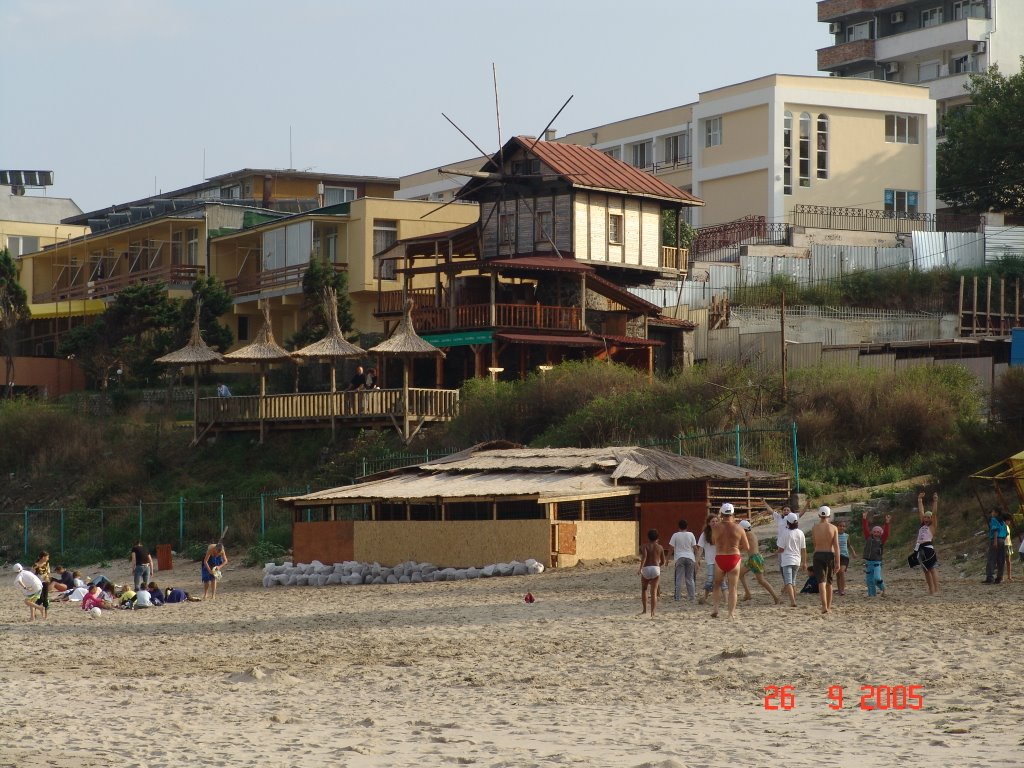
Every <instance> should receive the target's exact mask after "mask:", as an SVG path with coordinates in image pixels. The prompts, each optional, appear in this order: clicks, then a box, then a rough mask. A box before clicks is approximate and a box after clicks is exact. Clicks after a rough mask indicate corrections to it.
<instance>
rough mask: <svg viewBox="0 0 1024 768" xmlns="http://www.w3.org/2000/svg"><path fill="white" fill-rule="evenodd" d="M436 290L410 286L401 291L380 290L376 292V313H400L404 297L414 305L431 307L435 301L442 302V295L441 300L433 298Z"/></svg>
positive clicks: (403, 307)
mask: <svg viewBox="0 0 1024 768" xmlns="http://www.w3.org/2000/svg"><path fill="white" fill-rule="evenodd" d="M436 294H437V291H435V290H434V289H433V288H410V289H409V290H408V292H403V291H381V292H380V293H378V294H377V314H378V315H400V314H402V312H404V311H405V298H406V297H408V298H409V299H411V300H412V302H413V305H414V306H416V307H433V306H434V305H435V303H442V304H443V303H444V296H443V295H442V296H441V301H440V302H437V301H436V300H435V295H436Z"/></svg>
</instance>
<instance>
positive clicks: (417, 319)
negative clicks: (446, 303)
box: [412, 304, 580, 332]
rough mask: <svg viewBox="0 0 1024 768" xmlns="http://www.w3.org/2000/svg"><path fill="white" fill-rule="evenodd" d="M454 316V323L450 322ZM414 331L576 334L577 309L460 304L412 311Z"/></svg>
mask: <svg viewBox="0 0 1024 768" xmlns="http://www.w3.org/2000/svg"><path fill="white" fill-rule="evenodd" d="M452 314H454V320H453V319H452ZM412 318H413V323H414V324H415V326H416V330H417V331H421V332H427V331H441V330H457V329H468V328H539V329H544V330H558V331H578V330H579V329H580V308H579V307H555V306H548V305H544V304H495V305H494V318H493V320H492V318H491V305H490V304H463V305H461V306H457V307H455V308H454V311H453V310H451V309H449V308H448V307H419V308H416V309H413V312H412Z"/></svg>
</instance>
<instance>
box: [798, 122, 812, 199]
mask: <svg viewBox="0 0 1024 768" xmlns="http://www.w3.org/2000/svg"><path fill="white" fill-rule="evenodd" d="M800 186H801V187H809V186H811V116H810V115H809V114H807V113H806V112H801V113H800Z"/></svg>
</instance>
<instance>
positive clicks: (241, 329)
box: [238, 315, 249, 341]
mask: <svg viewBox="0 0 1024 768" xmlns="http://www.w3.org/2000/svg"><path fill="white" fill-rule="evenodd" d="M238 340H239V341H248V340H249V318H248V317H246V316H245V315H239V316H238Z"/></svg>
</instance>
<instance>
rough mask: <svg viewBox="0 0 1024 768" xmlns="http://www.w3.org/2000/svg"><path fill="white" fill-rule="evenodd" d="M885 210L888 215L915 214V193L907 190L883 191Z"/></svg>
mask: <svg viewBox="0 0 1024 768" xmlns="http://www.w3.org/2000/svg"><path fill="white" fill-rule="evenodd" d="M885 210H887V211H889V212H890V213H917V192H916V191H914V190H909V189H887V190H885Z"/></svg>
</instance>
